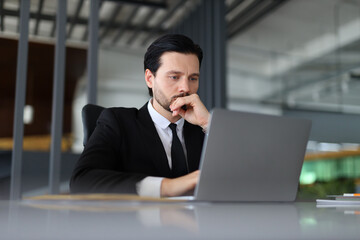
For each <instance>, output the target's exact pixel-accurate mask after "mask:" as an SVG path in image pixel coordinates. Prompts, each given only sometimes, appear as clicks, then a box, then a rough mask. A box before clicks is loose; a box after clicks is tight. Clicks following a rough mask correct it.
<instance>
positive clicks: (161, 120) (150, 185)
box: [136, 99, 186, 197]
mask: <svg viewBox="0 0 360 240" xmlns="http://www.w3.org/2000/svg"><path fill="white" fill-rule="evenodd" d="M147 107H148V111H149V114H150V117H151V119H152V121H153V122H154V125H155V128H156V131H157V133H158V134H159V137H160V139H161V142H162V144H163V146H164V149H165V152H166V156H167V159H168V163H169V167H170V169H171V167H172V164H171V144H172V131H171V129H170V127H169V124H170V123H171V122H170V121H169V120H168V119H166V118H165V117H164V116H162V115H161V114H160V113H158V112H157V111H156V110H155V109H154V107H153V106H152V99H150V101H149V102H148V105H147ZM175 124H176V125H177V127H176V132H177V134H178V137H179V139H180V142H181V144H182V147H183V149H184V153H185V157H186V147H185V141H184V134H183V128H184V119H183V118H180V119H179V120H178V121H177V122H176V123H175ZM163 179H164V178H162V177H146V178H144V179H143V180H142V181H140V182H139V183H137V185H136V188H137V192H138V194H139V195H140V196H149V197H160V188H161V182H162V180H163Z"/></svg>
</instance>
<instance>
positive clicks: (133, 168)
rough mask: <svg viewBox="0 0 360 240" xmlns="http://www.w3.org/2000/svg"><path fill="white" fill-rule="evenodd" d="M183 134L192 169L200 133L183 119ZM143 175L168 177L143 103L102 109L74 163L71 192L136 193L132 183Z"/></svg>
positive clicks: (199, 146) (197, 158)
mask: <svg viewBox="0 0 360 240" xmlns="http://www.w3.org/2000/svg"><path fill="white" fill-rule="evenodd" d="M184 138H185V145H186V151H187V159H188V164H189V170H190V172H192V171H195V170H197V169H198V168H199V161H200V156H201V150H202V145H203V140H204V133H203V132H202V129H201V128H200V127H199V126H195V125H192V124H190V123H188V122H186V121H185V123H184ZM147 176H156V177H167V178H171V177H172V176H171V170H170V168H169V164H168V159H167V156H166V153H165V150H164V147H163V144H162V142H161V140H160V137H159V135H158V133H157V131H156V128H155V126H154V123H153V121H152V119H151V117H150V114H149V112H148V109H147V104H145V105H144V106H143V107H142V108H141V109H139V110H138V109H136V108H108V109H105V110H104V111H103V112H102V113H101V115H100V117H99V119H98V121H97V126H96V128H95V130H94V132H93V134H92V135H91V137H90V139H89V140H88V142H87V144H86V146H85V148H84V151H83V153H82V154H81V156H80V158H79V160H78V162H77V164H76V165H75V169H74V171H73V174H72V177H71V181H70V190H71V192H72V193H80V192H97V193H103V192H113V193H114V192H117V193H136V183H137V182H139V181H141V180H142V179H144V178H145V177H147Z"/></svg>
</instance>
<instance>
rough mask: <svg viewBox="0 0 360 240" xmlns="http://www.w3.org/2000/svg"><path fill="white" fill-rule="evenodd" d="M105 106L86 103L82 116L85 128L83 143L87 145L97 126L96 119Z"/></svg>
mask: <svg viewBox="0 0 360 240" xmlns="http://www.w3.org/2000/svg"><path fill="white" fill-rule="evenodd" d="M104 109H105V108H104V107H101V106H98V105H94V104H86V105H85V106H84V107H83V108H82V110H81V117H82V123H83V130H84V139H83V144H84V146H85V145H86V143H87V141H88V140H89V138H90V136H91V134H92V133H93V131H94V129H95V127H96V121H97V119H98V118H99V116H100V113H101V112H102V111H103V110H104Z"/></svg>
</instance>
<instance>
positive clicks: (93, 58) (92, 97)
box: [87, 0, 100, 104]
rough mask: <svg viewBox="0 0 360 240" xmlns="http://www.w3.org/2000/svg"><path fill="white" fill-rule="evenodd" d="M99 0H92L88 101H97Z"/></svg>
mask: <svg viewBox="0 0 360 240" xmlns="http://www.w3.org/2000/svg"><path fill="white" fill-rule="evenodd" d="M99 6H100V2H99V0H91V2H90V17H89V21H90V22H89V38H88V39H89V47H88V55H87V75H88V79H89V84H88V92H87V98H88V103H92V104H96V102H97V79H98V45H99V43H98V42H99V40H98V32H99Z"/></svg>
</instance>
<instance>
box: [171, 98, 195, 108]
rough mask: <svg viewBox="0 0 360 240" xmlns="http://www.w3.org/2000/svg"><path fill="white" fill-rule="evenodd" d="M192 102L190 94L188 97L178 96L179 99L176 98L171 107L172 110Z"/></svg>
mask: <svg viewBox="0 0 360 240" xmlns="http://www.w3.org/2000/svg"><path fill="white" fill-rule="evenodd" d="M189 103H191V102H190V99H189V96H186V97H178V98H177V99H175V100H174V101H173V103H172V104H171V105H170V109H171V110H172V111H174V110H178V109H179V108H181V107H182V106H184V105H188V104H189Z"/></svg>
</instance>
